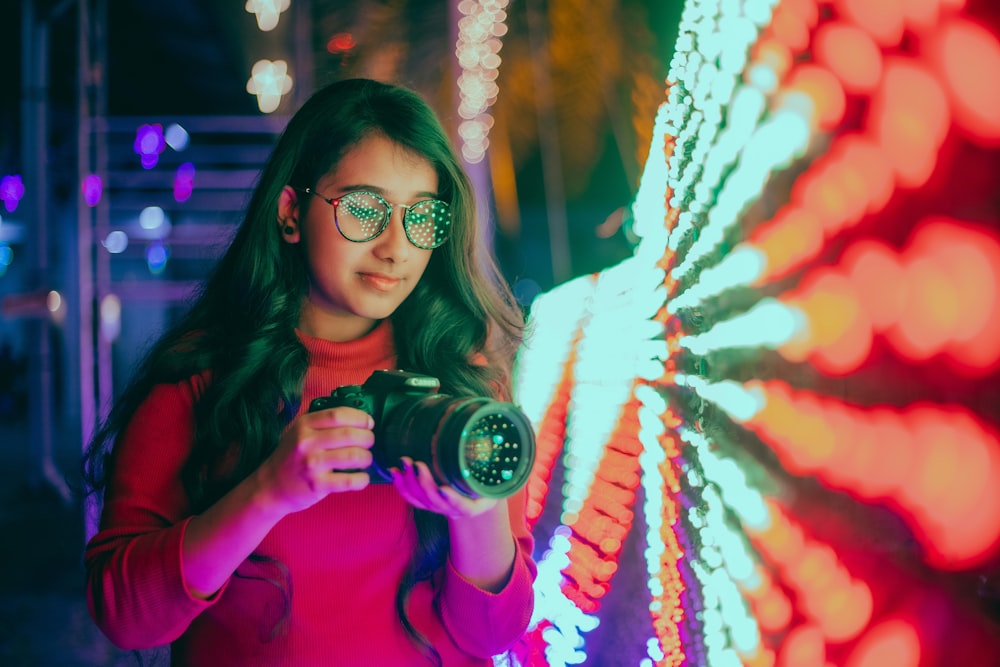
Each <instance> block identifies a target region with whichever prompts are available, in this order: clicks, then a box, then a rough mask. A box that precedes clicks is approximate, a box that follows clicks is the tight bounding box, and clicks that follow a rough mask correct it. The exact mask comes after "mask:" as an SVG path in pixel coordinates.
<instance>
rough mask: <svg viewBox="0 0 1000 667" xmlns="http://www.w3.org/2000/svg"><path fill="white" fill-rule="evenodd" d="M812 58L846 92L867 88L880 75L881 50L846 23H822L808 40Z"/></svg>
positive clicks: (879, 78)
mask: <svg viewBox="0 0 1000 667" xmlns="http://www.w3.org/2000/svg"><path fill="white" fill-rule="evenodd" d="M812 49H813V53H814V54H815V57H816V61H817V62H818V63H820V64H821V65H824V66H826V67H827V68H829V70H830V71H831V72H833V73H834V74H835V75H836V76H837V78H838V79H840V82H841V83H842V84H843V85H844V90H845V91H847V92H848V93H864V92H868V91H871V90H872V89H874V88H875V86H876V85H878V82H879V81H880V80H881V78H882V53H881V51H880V50H879V48H878V46H877V45H876V44H875V42H874V41H873V40H872V38H871V36H870V35H869V34H868V33H866V32H865V31H864V30H861V29H860V28H857V27H855V26H852V25H849V24H847V23H825V24H823V25H822V26H820V27H819V29H818V30H817V31H816V35H815V37H814V38H813V43H812Z"/></svg>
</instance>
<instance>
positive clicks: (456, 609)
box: [84, 323, 535, 667]
mask: <svg viewBox="0 0 1000 667" xmlns="http://www.w3.org/2000/svg"><path fill="white" fill-rule="evenodd" d="M299 337H300V339H301V340H302V342H303V343H304V344H305V346H306V348H307V349H308V351H309V354H310V359H311V363H310V367H309V370H308V371H307V373H306V377H305V384H304V388H303V395H302V410H303V411H304V410H306V409H307V408H308V405H309V402H310V401H311V400H312V399H313V398H316V397H317V396H325V395H328V394H329V393H330V391H331V390H333V389H334V388H336V387H339V386H341V385H345V384H361V383H362V382H363V381H364V380H365V379H367V377H368V376H369V375H370V374H371V372H372V371H374V370H376V369H385V368H394V367H395V365H394V364H395V353H394V349H393V345H392V334H391V327H390V326H389V325H388V323H383V324H382V325H381V326H379V327H377V328H376V329H375V330H374V331H373V332H372V333H370V334H369V335H367V336H365V337H364V338H361V339H359V340H355V341H351V342H347V343H333V342H330V341H325V340H321V339H317V338H311V337H309V336H306V335H305V334H302V333H301V332H300V333H299ZM201 388H202V387H201V386H200V380H199V379H198V378H193V379H192V380H190V381H186V382H181V383H179V384H175V385H160V386H157V387H156V388H155V389H154V390H153V391H152V392H151V394H150V396H149V397H148V399H147V400H146V401H145V402H144V403H143V405H142V406H141V407H140V408H139V410H138V411H137V412H136V414H135V416H134V418H133V419H132V421H131V423H130V425H129V426H128V428H127V429H126V431H125V433H124V436H123V439H122V441H121V442H120V444H119V446H118V449H117V451H116V454H115V456H116V458H115V465H114V470H113V473H112V478H111V479H110V483H109V487H108V489H107V491H106V494H105V504H104V509H103V514H102V518H101V526H100V531H99V532H98V534H97V535H95V536H94V538H93V539H92V540H91V541H90V543H89V544H88V546H87V549H86V553H85V557H84V560H85V565H86V571H87V582H86V583H87V597H88V603H89V606H90V610H91V614H92V615H93V617H94V620H95V621H96V623H97V625H98V626H99V627H100V628H101V630H102V631H103V632H104V633H105V634H106V635H107V636H108V637H109V638H110V639H111V641H112V642H114V643H115V644H116V645H118V646H120V647H122V648H146V647H154V646H161V645H164V644H168V643H169V644H171V662H172V663H173V664H175V665H185V666H190V667H198V666H201V665H204V666H206V667H227V666H229V665H232V666H233V667H237V666H238V667H247V666H248V665H289V666H294V667H300V666H301V667H309V666H312V665H337V666H341V665H345V666H350V665H358V666H364V667H379V666H381V665H385V666H386V667H399V666H401V665H407V666H408V665H428V664H430V663H429V662H427V661H426V660H425V659H424V658H423V656H422V654H421V653H420V651H419V649H418V648H417V647H416V646H415V645H414V644H413V642H412V641H411V640H410V639H409V636H408V635H407V634H406V632H405V631H404V629H403V626H402V625H401V623H400V621H399V619H398V617H397V615H396V610H395V595H396V590H397V588H398V587H399V582H400V579H401V578H402V576H403V572H404V570H405V569H406V567H407V565H408V563H409V560H410V557H411V554H412V553H413V551H414V548H415V545H416V539H417V534H416V527H415V525H414V523H413V515H412V508H411V507H410V505H408V504H407V503H406V502H405V501H404V500H403V499H402V497H401V496H400V495H399V494H398V493H397V492H396V490H395V488H394V487H392V486H391V485H381V484H379V485H370V486H369V487H368V488H366V489H364V490H362V491H356V492H348V493H336V494H331V495H330V496H328V497H327V498H325V499H324V500H322V501H321V502H319V503H317V504H316V505H314V506H312V507H310V508H308V509H306V510H303V511H301V512H297V513H294V514H290V515H288V516H287V517H285V518H284V519H282V520H281V521H280V522H278V524H277V525H275V527H274V528H273V529H272V530H271V531H270V533H269V534H268V535H267V536H266V537H265V538H264V540H263V542H261V544H260V546H259V548H258V549H257V550H256V552H255V553H256V554H259V555H261V556H266V557H268V558H269V559H273V561H265V562H258V561H250V560H247V561H244V562H243V564H242V565H241V566H240V567H239V568H238V569H237V571H236V575H234V576H232V577H230V578H229V580H228V581H227V582H226V584H225V585H224V586H223V587H222V589H221V590H220V591H219V592H218V593H217V594H216V595H214V596H213V597H212V598H211V599H209V600H201V599H198V598H196V597H194V596H193V595H192V594H191V591H190V590H188V589H187V587H186V586H185V583H184V576H183V572H184V559H183V556H182V550H181V543H182V540H183V536H184V531H185V530H186V528H187V525H188V522H189V521H190V516H191V509H190V501H189V499H188V498H187V496H186V493H185V491H184V488H183V486H182V484H181V481H180V480H181V477H180V471H181V468H182V466H183V465H184V462H185V460H186V458H187V457H188V454H189V452H190V448H191V441H192V433H193V427H194V422H193V405H194V401H195V400H196V397H197V396H198V395H199V393H200V390H201ZM507 502H508V505H509V511H510V516H511V530H512V533H513V535H514V537H515V539H516V542H517V546H518V549H517V556H516V558H515V563H514V567H513V571H512V573H511V575H510V579H509V580H508V582H507V584H506V585H505V587H504V588H503V590H501V591H499V592H498V593H491V592H487V591H483V590H481V589H479V588H477V587H476V586H475V585H473V584H472V583H470V582H468V581H466V580H465V579H464V578H463V577H462V576H461V575H460V574H459V573H458V572H457V571H456V570H455V569H454V568H453V567H452V565H451V562H450V561H449V562H448V563H447V564H446V565H445V567H444V568H443V570H442V571H441V572H440V573H439V574H438V576H437V577H436V579H435V582H434V583H433V584H432V583H431V582H421V583H420V584H418V585H417V586H416V587H415V588H414V590H413V591H412V593H411V597H410V601H409V606H408V611H409V617H410V619H411V621H412V622H413V624H414V625H415V626H416V628H417V629H418V630H419V631H420V632H421V633H422V634H423V635H424V636H425V637H426V638H427V639H428V640H429V641H430V642H431V644H433V646H434V647H435V648H436V649H437V651H438V652H439V653H440V654H441V657H442V660H443V664H444V665H445V667H472V666H476V667H482V666H484V665H489V664H491V661H490V659H489V656H492V655H495V654H498V653H502V652H503V651H505V650H507V649H508V648H509V647H510V646H512V645H513V643H514V642H516V640H517V639H518V638H519V637H520V636H521V634H522V632H523V631H524V629H525V628H526V626H527V624H528V621H529V619H530V616H531V611H532V601H533V594H532V584H533V581H534V576H535V565H534V562H533V561H532V559H531V551H532V546H533V542H532V537H531V535H530V533H529V532H528V530H527V528H526V525H525V519H524V496H523V493H518V494H515V495H513V496H511V497H510V498H509V499H508V501H507ZM282 568H287V572H288V574H289V575H290V580H291V586H290V587H289V586H288V585H287V584H285V585H284V589H283V588H282V587H281V586H278V585H275V584H276V583H280V582H282V581H284V577H283V573H282ZM438 588H439V589H440V613H438V612H436V611H435V610H434V608H433V604H432V600H433V597H434V595H435V590H436V589H438ZM289 591H290V592H291V600H290V605H291V607H290V616H289V617H288V618H287V619H286V620H285V621H284V622H280V619H281V615H282V610H283V609H284V608H285V607H284V605H285V597H284V596H285V595H287V594H288V592H289Z"/></svg>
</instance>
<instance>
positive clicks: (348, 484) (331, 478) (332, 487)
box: [317, 471, 371, 493]
mask: <svg viewBox="0 0 1000 667" xmlns="http://www.w3.org/2000/svg"><path fill="white" fill-rule="evenodd" d="M370 483H371V478H370V477H369V476H368V473H366V472H337V471H325V472H323V473H322V474H321V475H319V476H318V478H317V485H318V486H320V487H322V489H323V491H325V492H326V493H341V492H344V491H360V490H361V489H363V488H365V487H367V486H368V485H369V484H370Z"/></svg>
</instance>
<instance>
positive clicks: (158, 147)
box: [132, 123, 167, 169]
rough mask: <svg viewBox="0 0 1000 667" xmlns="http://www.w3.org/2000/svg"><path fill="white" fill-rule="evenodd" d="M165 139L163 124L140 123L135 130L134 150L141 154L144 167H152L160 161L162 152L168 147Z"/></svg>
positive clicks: (140, 157)
mask: <svg viewBox="0 0 1000 667" xmlns="http://www.w3.org/2000/svg"><path fill="white" fill-rule="evenodd" d="M166 146H167V142H166V141H165V140H164V139H163V126H162V125H160V124H159V123H155V124H152V125H140V126H139V128H138V129H137V130H136V131H135V142H134V143H133V144H132V150H134V151H135V154H136V155H138V156H139V160H140V161H141V162H142V168H143V169H152V168H153V167H155V166H156V164H157V163H158V162H159V161H160V153H162V152H163V150H164V149H165V148H166Z"/></svg>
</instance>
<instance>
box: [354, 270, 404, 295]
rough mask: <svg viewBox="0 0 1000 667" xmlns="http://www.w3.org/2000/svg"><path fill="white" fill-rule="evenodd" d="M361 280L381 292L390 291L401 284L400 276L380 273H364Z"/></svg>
mask: <svg viewBox="0 0 1000 667" xmlns="http://www.w3.org/2000/svg"><path fill="white" fill-rule="evenodd" d="M361 280H363V281H364V282H365V284H367V285H368V286H369V287H372V288H373V289H376V290H378V291H379V292H388V291H389V290H391V289H392V288H393V287H395V286H396V285H397V284H399V278H393V277H391V276H385V275H382V274H380V273H362V274H361Z"/></svg>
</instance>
